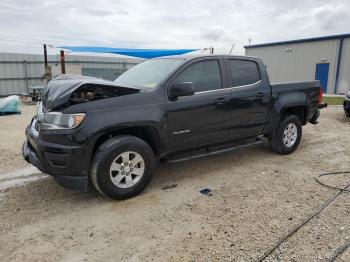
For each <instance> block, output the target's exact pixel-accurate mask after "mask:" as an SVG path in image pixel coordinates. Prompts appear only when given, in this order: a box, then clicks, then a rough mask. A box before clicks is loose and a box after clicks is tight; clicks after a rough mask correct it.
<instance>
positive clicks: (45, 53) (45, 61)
mask: <svg viewBox="0 0 350 262" xmlns="http://www.w3.org/2000/svg"><path fill="white" fill-rule="evenodd" d="M44 64H45V70H46V69H47V49H46V45H45V44H44Z"/></svg>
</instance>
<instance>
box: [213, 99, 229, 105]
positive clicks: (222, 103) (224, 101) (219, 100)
mask: <svg viewBox="0 0 350 262" xmlns="http://www.w3.org/2000/svg"><path fill="white" fill-rule="evenodd" d="M228 102H229V99H227V98H218V99H216V100H215V104H217V105H224V104H227V103H228Z"/></svg>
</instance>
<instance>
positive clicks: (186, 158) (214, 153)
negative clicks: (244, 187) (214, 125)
mask: <svg viewBox="0 0 350 262" xmlns="http://www.w3.org/2000/svg"><path fill="white" fill-rule="evenodd" d="M262 143H263V141H262V140H259V141H255V142H252V143H248V144H245V145H239V146H233V147H229V148H224V149H219V150H216V151H211V152H207V153H202V154H198V155H191V156H186V157H181V158H175V159H168V160H165V161H164V162H165V163H179V162H184V161H188V160H193V159H197V158H203V157H208V156H215V155H219V154H224V153H228V152H232V151H237V150H240V149H244V148H249V147H254V146H257V145H261V144H262Z"/></svg>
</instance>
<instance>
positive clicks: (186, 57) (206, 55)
mask: <svg viewBox="0 0 350 262" xmlns="http://www.w3.org/2000/svg"><path fill="white" fill-rule="evenodd" d="M203 57H213V58H218V57H226V58H227V57H229V58H236V59H242V58H244V59H247V58H248V59H249V58H250V59H258V58H257V57H253V56H242V55H241V56H240V55H224V54H223V55H220V54H184V55H173V56H163V57H157V58H153V59H166V58H174V59H175V58H176V59H184V60H187V61H188V60H192V59H196V58H203Z"/></svg>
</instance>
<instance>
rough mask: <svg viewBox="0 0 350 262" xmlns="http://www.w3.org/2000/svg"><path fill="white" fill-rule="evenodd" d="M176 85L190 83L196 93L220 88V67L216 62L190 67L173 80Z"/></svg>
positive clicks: (205, 62) (199, 63)
mask: <svg viewBox="0 0 350 262" xmlns="http://www.w3.org/2000/svg"><path fill="white" fill-rule="evenodd" d="M175 82H176V83H180V82H192V83H193V84H194V87H195V91H196V92H203V91H209V90H216V89H220V88H222V83H221V73H220V66H219V62H218V61H217V60H210V61H203V62H198V63H195V64H192V65H190V66H189V67H187V68H186V69H185V70H184V71H182V72H181V73H180V75H179V76H178V77H177V78H176V80H175Z"/></svg>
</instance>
